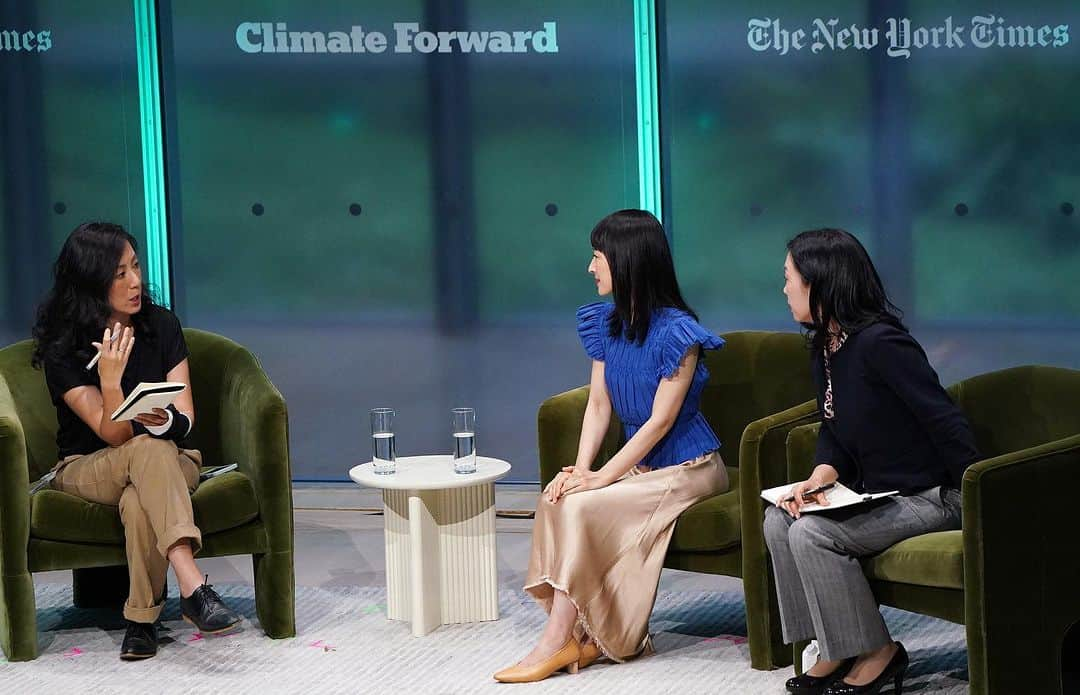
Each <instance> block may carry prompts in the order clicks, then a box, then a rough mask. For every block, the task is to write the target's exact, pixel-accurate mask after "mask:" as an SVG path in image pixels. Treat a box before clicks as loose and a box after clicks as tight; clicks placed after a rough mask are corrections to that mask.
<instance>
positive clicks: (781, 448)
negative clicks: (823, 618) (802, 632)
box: [739, 401, 820, 669]
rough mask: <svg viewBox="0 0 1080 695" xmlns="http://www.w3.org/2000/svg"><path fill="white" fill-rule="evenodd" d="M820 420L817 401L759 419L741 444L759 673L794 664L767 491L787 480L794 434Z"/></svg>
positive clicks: (748, 591)
mask: <svg viewBox="0 0 1080 695" xmlns="http://www.w3.org/2000/svg"><path fill="white" fill-rule="evenodd" d="M819 417H820V414H819V413H818V408H817V402H816V401H807V402H806V403H801V404H799V405H796V406H794V407H792V408H788V409H787V410H785V411H782V412H779V413H776V414H775V415H770V416H768V417H765V418H762V419H760V420H755V421H754V422H751V423H750V424H749V425H747V426H746V429H745V430H743V435H742V439H741V441H740V442H739V514H740V515H741V521H742V574H743V591H744V593H745V595H746V613H747V621H746V627H747V632H748V634H749V636H750V661H751V665H752V666H753V667H754V668H756V669H769V668H772V666H773V664H774V662H775V663H777V664H783V663H788V662H787V657H786V653H785V651H786V650H785V649H784V647H783V643H782V640H781V638H780V637H779V634H780V631H779V627H778V622H777V621H778V620H779V618H778V615H779V613H778V612H777V608H776V597H775V594H774V589H773V585H772V579H771V576H770V572H769V562H768V552H767V550H766V547H765V534H764V529H763V527H762V522H763V520H764V509H765V501H764V500H763V499H761V491H762V490H764V489H765V488H769V487H775V486H777V485H780V484H782V483H783V482H784V481H785V480H787V465H786V461H787V458H786V456H785V452H786V443H787V441H788V438H789V432H793V431H797V430H799V429H805V427H803V426H804V425H806V424H807V423H812V422H814V421H815V420H817V419H818V418H819Z"/></svg>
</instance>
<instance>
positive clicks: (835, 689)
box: [824, 642, 908, 695]
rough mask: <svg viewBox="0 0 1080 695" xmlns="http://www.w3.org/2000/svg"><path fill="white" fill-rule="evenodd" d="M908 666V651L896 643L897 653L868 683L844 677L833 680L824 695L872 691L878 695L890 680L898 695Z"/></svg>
mask: <svg viewBox="0 0 1080 695" xmlns="http://www.w3.org/2000/svg"><path fill="white" fill-rule="evenodd" d="M907 667H908V653H907V650H906V649H904V645H902V644H900V643H899V642H897V643H896V653H895V654H893V657H892V658H891V659H889V663H888V664H886V665H885V668H884V669H882V671H881V673H879V674H878V677H877V678H875V679H874V680H872V681H870V682H869V683H867V684H866V685H852V684H851V683H846V682H844V679H842V678H841V679H839V680H836V681H833V682H832V684H831V685H829V687H828V688H825V694H824V695H864V694H865V693H870V694H871V695H876V694H877V693H879V692H881V689H882V688H884V687H885V686H886V685H887V684H888V683H889V681H892V682H893V691H894V692H895V693H896V695H900V693H901V690H902V688H903V686H904V673H905V672H906V671H907Z"/></svg>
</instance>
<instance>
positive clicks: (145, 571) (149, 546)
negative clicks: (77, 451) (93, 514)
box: [52, 434, 202, 623]
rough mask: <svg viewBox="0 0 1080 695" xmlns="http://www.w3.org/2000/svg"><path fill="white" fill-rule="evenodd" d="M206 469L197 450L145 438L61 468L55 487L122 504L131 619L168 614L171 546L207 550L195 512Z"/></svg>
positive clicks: (151, 618) (141, 620) (126, 610)
mask: <svg viewBox="0 0 1080 695" xmlns="http://www.w3.org/2000/svg"><path fill="white" fill-rule="evenodd" d="M201 465H202V454H200V453H199V452H198V451H196V450H195V449H178V448H177V446H176V444H174V443H173V442H171V441H169V440H167V439H154V438H153V437H150V436H149V435H145V434H144V435H140V436H138V437H133V438H132V439H129V440H128V441H126V442H124V443H123V444H121V445H120V446H116V447H107V448H105V449H100V450H98V451H95V452H94V453H92V454H86V455H85V456H69V457H68V458H66V459H64V460H63V461H61V462H60V463H58V464H57V466H56V470H57V474H56V478H54V479H53V481H52V487H53V488H54V489H57V490H60V491H62V492H66V493H68V494H70V495H75V496H76V497H81V498H82V499H84V500H87V501H90V502H97V503H98V504H109V505H117V506H119V507H120V521H121V522H122V523H123V524H124V540H125V546H126V549H127V563H128V576H129V578H130V580H131V588H130V590H129V593H128V598H127V602H126V603H125V604H124V617H125V618H127V619H128V620H132V621H134V622H138V623H152V622H154V621H155V620H157V618H158V615H160V613H161V608H162V604H161V603H160V602H159V599H160V598H161V595H162V594H163V593H164V589H165V579H166V574H167V572H168V569H169V561H168V559H167V557H166V556H167V553H168V551H169V548H171V547H172V546H173V545H175V544H176V543H177V542H179V541H182V540H184V539H188V540H189V541H190V542H191V550H192V552H193V553H197V552H198V551H199V549H200V548H201V547H202V534H201V533H200V532H199V529H198V527H196V526H195V519H194V514H193V513H192V510H191V493H192V492H194V491H195V488H197V487H198V486H199V467H200V466H201Z"/></svg>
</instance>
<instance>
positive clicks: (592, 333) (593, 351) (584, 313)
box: [577, 302, 612, 362]
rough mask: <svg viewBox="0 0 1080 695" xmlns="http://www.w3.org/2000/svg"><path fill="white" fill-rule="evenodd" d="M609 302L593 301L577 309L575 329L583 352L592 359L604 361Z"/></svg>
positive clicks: (609, 312) (609, 309)
mask: <svg viewBox="0 0 1080 695" xmlns="http://www.w3.org/2000/svg"><path fill="white" fill-rule="evenodd" d="M611 306H612V305H611V304H610V303H608V302H595V303H593V304H586V305H585V306H583V307H581V308H580V309H578V310H577V331H578V337H579V338H581V345H582V346H583V347H584V348H585V352H586V353H587V354H588V355H589V357H591V358H593V359H594V360H599V361H601V362H603V361H604V340H605V339H606V337H607V331H608V326H607V323H608V317H609V316H611Z"/></svg>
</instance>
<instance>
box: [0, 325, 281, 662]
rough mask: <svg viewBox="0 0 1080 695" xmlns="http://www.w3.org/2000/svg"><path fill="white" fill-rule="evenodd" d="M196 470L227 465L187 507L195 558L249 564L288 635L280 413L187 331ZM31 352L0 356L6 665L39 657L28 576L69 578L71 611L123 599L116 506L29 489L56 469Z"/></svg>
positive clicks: (270, 623) (250, 367) (234, 354)
mask: <svg viewBox="0 0 1080 695" xmlns="http://www.w3.org/2000/svg"><path fill="white" fill-rule="evenodd" d="M184 336H185V338H186V339H187V343H188V348H189V350H190V351H191V357H190V360H191V380H192V390H193V393H194V395H195V407H196V413H197V417H196V420H197V422H196V426H195V430H194V432H193V433H192V441H191V446H193V447H194V448H198V449H200V450H201V451H202V453H203V457H204V458H203V463H204V465H207V466H211V465H218V464H224V463H233V462H236V463H237V464H238V465H239V469H238V471H235V472H231V473H226V474H224V475H221V476H218V477H216V478H212V479H211V480H209V481H207V482H205V483H203V484H202V485H200V486H199V488H198V490H196V491H195V493H194V494H193V495H192V504H193V507H194V511H195V522H196V524H197V525H198V526H199V528H200V530H201V531H202V533H203V548H202V552H201V553H200V557H212V556H218V555H238V554H249V553H250V554H251V556H252V561H253V563H254V574H255V608H256V612H257V614H258V617H259V622H260V623H261V625H262V628H263V630H264V631H265V632H266V634H267V635H269V636H270V637H275V638H280V637H291V636H293V635H294V634H295V632H296V627H295V613H294V579H293V516H292V482H291V473H290V470H289V435H288V417H287V413H286V410H285V401H284V400H283V399H282V397H281V394H280V393H278V391H277V389H276V388H274V385H273V384H271V383H270V380H269V379H268V378H267V377H266V374H265V373H263V371H262V368H261V367H260V366H259V363H258V361H257V360H256V358H255V357H254V356H253V355H252V354H251V353H250V352H249V351H247V350H246V349H244V348H243V347H241V346H240V345H238V344H236V343H234V342H233V341H231V340H228V339H227V338H223V337H221V336H218V335H214V334H213V333H207V332H205V331H199V330H194V329H185V330H184ZM31 350H32V344H31V342H30V341H23V342H20V343H16V344H14V345H11V346H9V347H7V348H4V349H3V350H0V646H2V647H3V651H4V654H5V655H6V656H7V658H8V659H9V660H11V661H24V660H29V659H33V658H35V657H36V656H37V647H38V640H37V621H36V615H35V605H34V584H33V579H32V578H31V573H33V572H42V571H46V570H62V569H71V570H74V572H73V579H74V601H75V605H76V606H80V607H89V606H101V605H115V606H116V607H117V608H118V609H119V607H120V606H121V604H122V603H123V600H124V596H125V594H126V593H127V568H126V567H125V566H124V565H125V563H126V560H125V553H124V528H123V526H122V525H121V523H120V515H119V513H118V511H117V508H116V507H114V506H107V505H100V504H94V503H91V502H86V501H84V500H82V499H79V498H77V497H74V496H72V495H68V494H65V493H62V492H59V491H56V490H52V489H45V490H41V491H39V492H37V493H36V494H34V495H33V496H30V495H29V494H28V489H29V483H30V482H32V481H35V480H37V479H38V478H39V477H40V476H41V475H42V474H43V473H46V472H47V471H48V470H49V469H50V468H52V466H53V465H54V464H55V463H56V456H57V453H56V441H55V437H56V427H57V425H56V410H55V408H54V407H53V405H52V403H51V401H50V400H49V394H48V391H47V389H46V387H45V379H44V374H43V373H42V372H41V371H39V370H35V369H33V368H32V367H31V366H30V354H31Z"/></svg>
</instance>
